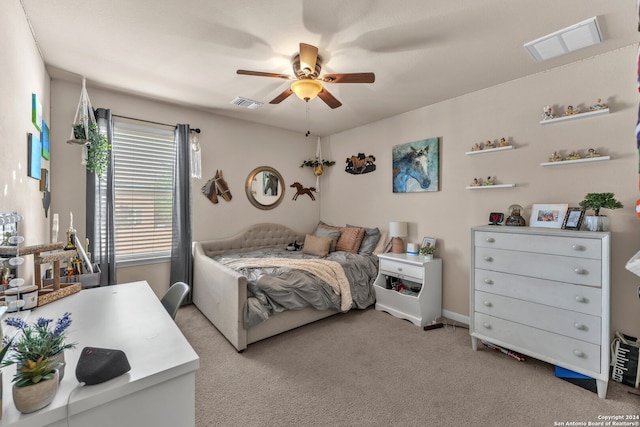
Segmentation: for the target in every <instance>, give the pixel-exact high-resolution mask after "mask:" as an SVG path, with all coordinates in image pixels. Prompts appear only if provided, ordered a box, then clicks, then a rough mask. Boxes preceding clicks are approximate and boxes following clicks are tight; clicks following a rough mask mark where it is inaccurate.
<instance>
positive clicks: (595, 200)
mask: <svg viewBox="0 0 640 427" xmlns="http://www.w3.org/2000/svg"><path fill="white" fill-rule="evenodd" d="M580 206H582V207H583V208H586V209H591V210H593V211H594V213H595V216H600V209H619V208H623V207H624V206H623V205H622V203H620V202H619V201H618V200H616V199H615V197H614V194H613V193H587V195H586V196H584V200H583V201H581V202H580Z"/></svg>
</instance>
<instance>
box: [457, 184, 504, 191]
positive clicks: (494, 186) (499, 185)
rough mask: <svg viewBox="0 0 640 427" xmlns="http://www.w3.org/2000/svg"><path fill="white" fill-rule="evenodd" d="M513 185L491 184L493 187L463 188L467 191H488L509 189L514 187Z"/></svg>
mask: <svg viewBox="0 0 640 427" xmlns="http://www.w3.org/2000/svg"><path fill="white" fill-rule="evenodd" d="M515 186H516V185H515V184H493V185H476V186H469V187H465V188H466V189H467V190H490V189H494V188H511V187H515Z"/></svg>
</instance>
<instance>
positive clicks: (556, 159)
mask: <svg viewBox="0 0 640 427" xmlns="http://www.w3.org/2000/svg"><path fill="white" fill-rule="evenodd" d="M561 160H562V157H561V156H560V155H559V154H558V152H557V151H554V152H553V153H551V157H549V161H550V162H559V161H561Z"/></svg>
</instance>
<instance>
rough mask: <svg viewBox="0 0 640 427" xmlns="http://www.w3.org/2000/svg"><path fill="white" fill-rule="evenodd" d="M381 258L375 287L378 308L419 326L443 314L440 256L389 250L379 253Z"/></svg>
mask: <svg viewBox="0 0 640 427" xmlns="http://www.w3.org/2000/svg"><path fill="white" fill-rule="evenodd" d="M378 260H379V263H380V270H379V272H378V277H377V278H376V281H375V282H374V286H373V287H374V289H375V292H376V306H375V307H376V310H380V311H386V312H387V313H389V314H392V315H393V316H395V317H398V318H400V319H406V320H409V321H410V322H411V323H413V324H415V325H417V326H425V325H427V324H428V323H430V322H431V321H433V320H436V319H437V318H439V317H440V316H442V260H441V259H439V258H434V259H431V260H425V259H424V256H421V255H408V254H394V253H386V254H381V255H378ZM394 288H395V289H394ZM398 289H400V290H398Z"/></svg>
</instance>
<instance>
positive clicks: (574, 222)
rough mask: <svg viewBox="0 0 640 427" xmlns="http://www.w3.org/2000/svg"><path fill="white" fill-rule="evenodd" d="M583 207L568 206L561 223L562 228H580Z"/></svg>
mask: <svg viewBox="0 0 640 427" xmlns="http://www.w3.org/2000/svg"><path fill="white" fill-rule="evenodd" d="M584 211H585V209H584V208H568V209H567V214H566V215H565V216H564V222H563V223H562V229H563V230H580V227H581V226H582V220H583V218H584Z"/></svg>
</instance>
